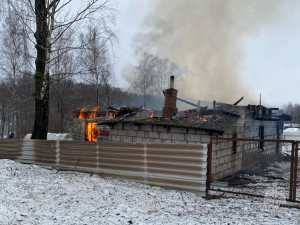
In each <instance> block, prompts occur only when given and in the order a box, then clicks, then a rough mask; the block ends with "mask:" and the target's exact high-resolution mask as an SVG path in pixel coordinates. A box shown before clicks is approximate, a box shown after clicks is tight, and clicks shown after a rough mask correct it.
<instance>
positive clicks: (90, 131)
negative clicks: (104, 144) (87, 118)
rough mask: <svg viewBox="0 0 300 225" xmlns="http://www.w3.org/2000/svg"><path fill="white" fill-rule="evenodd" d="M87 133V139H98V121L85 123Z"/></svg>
mask: <svg viewBox="0 0 300 225" xmlns="http://www.w3.org/2000/svg"><path fill="white" fill-rule="evenodd" d="M85 130H86V131H85V134H86V139H87V140H88V141H97V136H99V135H98V133H99V132H98V130H97V123H94V122H91V123H89V122H86V123H85Z"/></svg>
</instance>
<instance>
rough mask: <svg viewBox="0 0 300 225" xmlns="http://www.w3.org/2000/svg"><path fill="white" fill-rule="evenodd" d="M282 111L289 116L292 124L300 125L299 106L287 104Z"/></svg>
mask: <svg viewBox="0 0 300 225" xmlns="http://www.w3.org/2000/svg"><path fill="white" fill-rule="evenodd" d="M283 111H284V112H285V113H286V114H288V115H291V117H292V121H293V123H298V124H300V105H299V104H293V103H291V102H290V103H288V104H286V105H284V107H283Z"/></svg>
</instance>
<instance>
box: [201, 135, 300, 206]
mask: <svg viewBox="0 0 300 225" xmlns="http://www.w3.org/2000/svg"><path fill="white" fill-rule="evenodd" d="M216 142H232V143H234V144H233V146H235V147H236V146H241V149H242V150H241V152H240V154H241V162H240V163H241V165H242V166H247V167H245V168H241V171H239V172H237V173H234V174H233V175H232V176H231V177H230V176H228V177H227V178H224V179H221V180H220V181H213V180H212V176H211V175H212V162H213V152H214V144H215V143H216ZM239 143H240V144H239ZM249 143H250V145H251V144H252V145H256V146H260V148H261V147H262V146H268V145H269V146H273V148H274V152H275V154H274V155H273V156H272V157H270V156H266V154H265V153H266V152H265V151H264V149H263V148H262V149H261V150H260V151H261V152H259V153H257V154H256V156H255V157H256V158H255V160H254V161H257V162H259V157H261V161H260V163H252V162H251V160H250V159H249V158H247V156H249V155H251V154H248V152H247V150H248V149H247V148H246V147H245V146H247V145H249ZM262 143H263V144H262ZM299 143H300V142H299V141H295V140H268V139H249V138H219V137H212V138H211V141H210V143H209V144H208V165H207V189H206V194H207V195H208V194H209V193H210V191H216V192H227V193H233V194H242V195H250V196H255V197H266V194H268V193H269V194H270V192H276V194H278V193H281V194H282V196H281V197H283V198H285V200H288V201H292V202H298V203H300V201H299V200H300V199H299V197H300V196H299V189H300V188H299V181H298V180H299V173H298V170H299V166H298V164H299V160H298V150H299ZM283 145H285V146H283ZM286 145H289V146H290V147H289V148H288V149H289V152H288V155H285V156H283V155H282V153H281V152H278V146H280V147H279V149H281V148H282V147H285V148H286ZM276 149H277V150H276ZM249 165H252V166H250V167H249ZM239 179H240V180H239ZM241 179H244V180H242V181H243V182H241ZM245 180H246V181H247V182H248V184H247V182H245ZM251 180H252V181H253V182H252V181H251ZM228 181H230V182H228ZM274 184H275V185H277V186H276V187H274ZM272 188H273V189H274V190H272ZM297 193H298V194H297ZM273 197H274V196H273ZM275 198H276V197H275Z"/></svg>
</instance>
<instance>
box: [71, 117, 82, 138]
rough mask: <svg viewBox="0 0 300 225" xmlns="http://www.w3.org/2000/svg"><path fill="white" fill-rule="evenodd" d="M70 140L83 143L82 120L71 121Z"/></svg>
mask: <svg viewBox="0 0 300 225" xmlns="http://www.w3.org/2000/svg"><path fill="white" fill-rule="evenodd" d="M72 138H73V140H74V141H85V120H84V119H73V127H72Z"/></svg>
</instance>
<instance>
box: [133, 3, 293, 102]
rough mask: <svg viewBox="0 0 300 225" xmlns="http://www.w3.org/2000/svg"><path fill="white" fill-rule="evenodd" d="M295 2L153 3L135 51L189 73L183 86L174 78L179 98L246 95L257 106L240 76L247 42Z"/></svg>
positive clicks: (229, 99)
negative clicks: (172, 63)
mask: <svg viewBox="0 0 300 225" xmlns="http://www.w3.org/2000/svg"><path fill="white" fill-rule="evenodd" d="M293 2H294V1H285V0H263V1H262V0H247V1H246V0H243V1H242V0H151V6H152V8H151V13H150V14H149V15H148V16H147V17H146V18H145V21H144V24H143V28H144V31H143V32H142V33H140V34H138V35H137V36H136V37H135V40H134V46H135V50H136V51H137V53H142V52H145V51H146V52H151V53H155V54H157V55H158V56H159V57H164V58H168V59H170V61H172V62H174V63H176V64H177V65H178V66H179V67H180V68H185V69H186V70H185V71H186V72H185V73H184V74H183V75H182V76H181V78H180V82H179V81H178V79H177V82H176V80H175V84H176V88H177V89H179V96H182V97H193V98H195V99H203V100H204V99H206V100H214V99H216V100H217V101H226V102H232V103H233V102H234V101H235V100H237V99H239V98H240V97H241V96H246V100H244V103H249V102H251V101H252V102H253V98H252V97H253V96H251V89H250V90H249V87H248V86H247V84H245V83H244V82H243V80H242V78H241V72H242V69H243V68H242V66H243V58H244V57H243V55H244V54H243V49H244V41H245V39H246V38H247V37H255V36H256V35H259V34H260V33H261V32H262V31H263V30H265V29H268V28H270V27H272V26H273V27H275V26H276V24H277V23H279V22H280V21H283V19H284V18H286V15H287V14H288V12H289V11H290V10H291V8H292V5H293ZM246 101H247V102H246ZM256 102H257V101H256Z"/></svg>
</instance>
